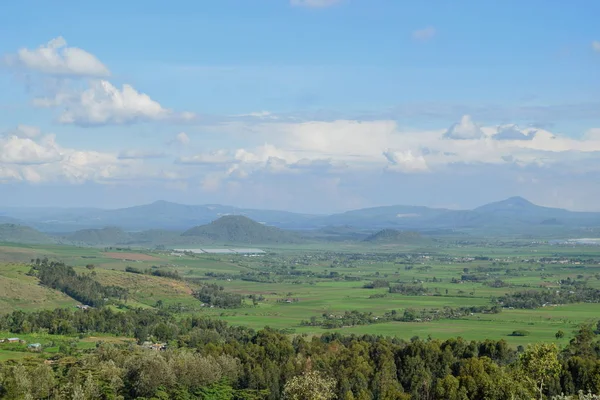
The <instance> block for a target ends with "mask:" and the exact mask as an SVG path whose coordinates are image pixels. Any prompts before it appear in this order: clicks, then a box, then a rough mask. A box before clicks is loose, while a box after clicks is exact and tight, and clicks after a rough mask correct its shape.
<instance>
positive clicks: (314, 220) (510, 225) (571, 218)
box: [0, 197, 600, 243]
mask: <svg viewBox="0 0 600 400" xmlns="http://www.w3.org/2000/svg"><path fill="white" fill-rule="evenodd" d="M224 216H242V217H246V219H247V220H239V221H237V222H236V224H237V225H239V226H237V228H235V227H231V226H229V225H230V224H226V225H227V226H228V227H227V228H223V227H222V226H221V227H220V228H219V229H221V228H223V229H238V232H237V233H236V232H234V231H231V232H228V233H227V234H226V235H225V236H231V237H234V238H237V239H240V238H241V237H242V236H243V231H244V229H243V226H246V225H248V224H249V223H248V221H250V220H253V222H254V221H256V223H259V225H260V226H261V227H262V228H265V229H264V230H262V231H261V232H260V233H258V231H257V230H256V229H253V230H254V231H256V233H257V234H258V235H259V237H261V238H263V240H264V239H266V238H270V239H269V240H271V239H273V237H272V236H273V232H272V231H271V232H270V233H269V232H268V231H269V229H270V228H279V229H282V230H286V231H290V230H293V231H297V232H302V233H303V234H304V235H305V236H306V235H308V236H312V237H320V238H335V237H348V238H356V239H358V238H363V239H364V238H365V237H367V236H368V235H369V234H372V233H375V232H376V231H378V230H382V229H394V230H399V231H418V232H420V233H422V234H425V235H432V234H433V235H436V234H444V233H448V232H454V233H455V232H462V233H474V234H494V235H497V234H507V235H514V234H531V235H538V234H550V233H552V234H556V235H565V234H568V233H575V234H579V233H581V234H583V233H584V232H585V233H588V234H589V236H593V235H594V234H595V233H596V232H598V230H599V229H600V212H575V211H568V210H564V209H558V208H549V207H542V206H538V205H535V204H533V203H531V202H529V201H528V200H526V199H524V198H522V197H511V198H509V199H506V200H503V201H499V202H494V203H490V204H486V205H483V206H481V207H478V208H475V209H472V210H452V209H443V208H430V207H423V206H404V205H396V206H384V207H372V208H364V209H359V210H353V211H348V212H344V213H339V214H331V215H314V214H302V213H293V212H287V211H275V210H257V209H244V208H236V207H231V206H223V205H218V204H209V205H183V204H177V203H170V202H166V201H157V202H154V203H151V204H146V205H141V206H135V207H128V208H121V209H113V210H106V209H93V208H74V209H63V208H21V207H12V208H8V207H5V208H2V207H0V224H12V225H23V226H27V227H31V228H35V229H36V230H38V231H40V232H43V233H45V234H52V236H53V237H61V238H62V239H64V240H68V241H74V242H77V241H78V242H81V243H88V242H94V243H98V242H103V241H105V240H106V239H105V238H103V236H107V235H108V237H110V238H111V239H110V240H111V241H114V239H115V238H118V240H119V241H120V242H124V243H125V242H127V241H132V240H133V241H135V242H138V241H145V242H148V243H150V242H156V241H157V240H162V239H164V240H167V239H168V240H173V237H177V240H178V241H193V240H192V239H194V240H196V239H198V238H203V239H204V240H212V239H211V238H214V237H220V235H221V234H223V232H215V231H214V230H215V229H216V228H215V227H214V226H212V227H211V225H210V224H211V223H212V222H213V221H215V220H218V219H219V218H220V217H224ZM240 221H245V222H240ZM236 224H234V225H236ZM240 224H241V225H240ZM244 224H246V225H244ZM198 226H203V227H202V229H199V228H195V227H198ZM246 228H247V226H246ZM254 228H256V227H254ZM13 229H14V228H13ZM186 231H187V232H186ZM259 231H260V229H259ZM74 232H77V234H76V235H75V234H74ZM182 232H185V233H184V234H183V235H182V234H181V233H182ZM194 232H196V233H197V235H193V234H191V233H194ZM277 234H278V235H280V236H281V235H282V233H281V231H280V232H277ZM73 235H75V236H73ZM132 235H133V236H132ZM215 235H216V236H215ZM161 236H162V239H161V238H160V237H161ZM284 236H285V235H284ZM281 240H285V241H290V242H293V240H292V239H290V238H289V237H288V238H286V239H281Z"/></svg>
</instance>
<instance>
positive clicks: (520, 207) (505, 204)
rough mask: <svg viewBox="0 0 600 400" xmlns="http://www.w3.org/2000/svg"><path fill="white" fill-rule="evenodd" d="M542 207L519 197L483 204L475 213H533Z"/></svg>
mask: <svg viewBox="0 0 600 400" xmlns="http://www.w3.org/2000/svg"><path fill="white" fill-rule="evenodd" d="M542 208H543V207H540V206H537V205H535V204H533V203H532V202H530V201H529V200H527V199H525V198H523V197H520V196H514V197H509V198H508V199H506V200H501V201H496V202H493V203H488V204H485V205H483V206H481V207H477V208H476V209H475V211H482V212H497V211H509V212H517V211H520V212H526V211H533V210H534V209H542Z"/></svg>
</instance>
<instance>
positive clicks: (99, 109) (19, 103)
mask: <svg viewBox="0 0 600 400" xmlns="http://www.w3.org/2000/svg"><path fill="white" fill-rule="evenodd" d="M57 4H58V5H59V6H58V5H57ZM598 11H600V4H599V3H598V2H596V1H581V2H578V5H577V7H574V6H571V5H569V3H567V2H563V1H553V0H545V1H541V0H540V1H538V0H530V1H503V2H482V1H460V2H445V1H419V2H411V1H396V0H369V1H366V0H337V1H336V0H220V1H218V2H217V1H211V2H209V1H173V2H168V3H167V2H162V1H145V2H140V1H127V2H123V1H119V2H116V1H104V2H102V3H101V4H100V3H98V4H93V3H92V2H75V1H61V2H58V3H54V4H50V3H48V2H39V1H20V2H11V3H8V4H6V5H4V10H3V13H2V15H1V16H0V37H1V38H2V41H0V64H1V67H0V117H1V118H0V182H1V183H0V185H1V186H0V188H2V196H1V198H0V205H31V206H42V205H52V206H56V205H61V206H102V207H119V206H127V205H133V204H139V203H143V202H149V201H154V200H158V199H166V200H172V201H178V202H183V203H194V204H201V203H227V204H233V205H238V206H247V207H259V208H278V209H290V210H298V211H313V212H317V211H318V212H330V211H340V210H346V209H349V208H355V207H364V206H373V205H383V204H423V205H430V206H438V207H453V208H463V207H472V206H476V205H479V204H481V203H484V202H487V201H493V200H498V199H500V198H503V197H509V196H513V195H522V196H525V197H527V198H529V199H531V200H532V201H534V202H537V203H540V204H544V205H549V206H558V207H567V208H571V209H579V210H600V209H599V208H598V207H599V206H598V205H597V202H596V201H595V200H594V199H595V198H597V196H598V195H600V180H599V179H598V178H597V176H600V175H599V174H598V173H600V159H599V158H598V156H599V155H600V98H599V93H600V90H599V89H600V75H599V74H598V68H599V67H600V42H597V41H600V28H598V26H597V23H596V21H595V15H597V12H598Z"/></svg>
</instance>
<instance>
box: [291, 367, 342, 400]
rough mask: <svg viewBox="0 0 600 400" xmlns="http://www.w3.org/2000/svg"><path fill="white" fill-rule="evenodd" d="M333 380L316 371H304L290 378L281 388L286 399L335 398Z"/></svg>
mask: <svg viewBox="0 0 600 400" xmlns="http://www.w3.org/2000/svg"><path fill="white" fill-rule="evenodd" d="M335 384H336V383H335V381H334V380H333V379H331V378H325V377H323V376H321V374H320V373H319V372H318V371H310V372H306V373H304V374H303V375H299V376H295V377H293V378H292V379H290V380H289V381H288V382H287V383H286V384H285V386H284V388H283V398H284V399H286V400H330V399H333V398H335V393H334V391H333V390H334V388H335Z"/></svg>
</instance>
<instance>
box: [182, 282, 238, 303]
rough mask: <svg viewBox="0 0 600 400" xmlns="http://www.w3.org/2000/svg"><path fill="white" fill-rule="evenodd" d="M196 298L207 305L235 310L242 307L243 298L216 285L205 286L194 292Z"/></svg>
mask: <svg viewBox="0 0 600 400" xmlns="http://www.w3.org/2000/svg"><path fill="white" fill-rule="evenodd" d="M194 297H195V298H197V299H198V300H200V301H201V302H202V303H204V304H206V305H211V306H215V307H221V308H235V307H241V306H242V296H241V295H240V294H237V293H228V292H226V291H225V289H224V288H223V286H219V285H216V284H208V285H206V284H205V285H203V286H202V287H201V288H200V289H199V290H196V291H195V292H194Z"/></svg>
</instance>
